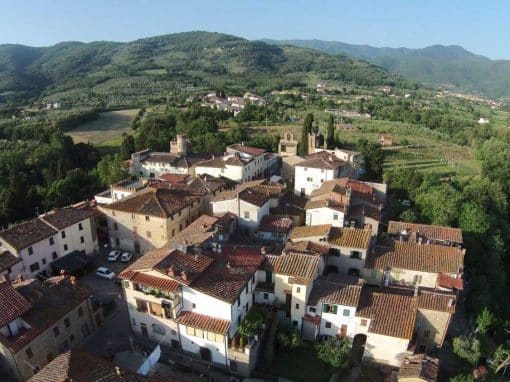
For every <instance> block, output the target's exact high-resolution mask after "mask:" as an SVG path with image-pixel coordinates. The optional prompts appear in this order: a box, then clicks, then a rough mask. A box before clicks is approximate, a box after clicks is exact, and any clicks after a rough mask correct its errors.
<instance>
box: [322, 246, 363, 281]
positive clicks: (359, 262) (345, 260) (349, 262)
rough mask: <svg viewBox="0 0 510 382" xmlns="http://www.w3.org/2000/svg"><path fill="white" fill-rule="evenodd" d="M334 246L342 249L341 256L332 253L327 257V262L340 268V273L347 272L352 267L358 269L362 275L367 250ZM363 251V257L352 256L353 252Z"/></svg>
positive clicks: (339, 249)
mask: <svg viewBox="0 0 510 382" xmlns="http://www.w3.org/2000/svg"><path fill="white" fill-rule="evenodd" d="M331 247H332V248H334V249H336V250H338V251H340V255H339V256H335V255H333V254H332V255H330V256H328V258H327V264H328V265H333V266H335V267H337V268H338V272H339V273H344V274H347V272H348V271H349V269H350V268H354V269H358V270H359V272H360V275H361V272H362V271H363V268H364V267H365V260H366V258H367V250H366V249H363V248H350V247H338V246H331ZM352 251H358V252H361V259H356V258H351V257H350V256H351V252H352Z"/></svg>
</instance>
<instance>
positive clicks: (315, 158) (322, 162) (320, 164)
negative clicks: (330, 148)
mask: <svg viewBox="0 0 510 382" xmlns="http://www.w3.org/2000/svg"><path fill="white" fill-rule="evenodd" d="M344 165H346V162H344V161H343V160H340V159H338V158H337V157H336V156H335V155H333V154H330V153H328V152H326V151H321V152H320V153H317V154H312V155H309V156H308V157H306V158H305V160H304V161H302V162H300V163H297V164H296V165H295V167H308V168H319V169H325V170H334V169H337V168H338V167H342V166H344Z"/></svg>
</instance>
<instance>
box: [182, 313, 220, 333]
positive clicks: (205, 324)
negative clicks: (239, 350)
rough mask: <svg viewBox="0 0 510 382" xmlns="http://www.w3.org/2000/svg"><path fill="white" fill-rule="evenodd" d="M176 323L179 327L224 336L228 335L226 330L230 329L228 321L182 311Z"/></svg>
mask: <svg viewBox="0 0 510 382" xmlns="http://www.w3.org/2000/svg"><path fill="white" fill-rule="evenodd" d="M176 321H177V323H178V324H180V325H184V326H191V327H192V328H196V329H202V330H203V331H206V332H212V333H217V334H223V335H224V336H225V335H226V334H227V333H228V329H229V327H230V321H229V320H222V319H220V318H214V317H211V316H207V315H205V314H199V313H194V312H189V311H182V312H181V314H180V315H179V317H177V319H176Z"/></svg>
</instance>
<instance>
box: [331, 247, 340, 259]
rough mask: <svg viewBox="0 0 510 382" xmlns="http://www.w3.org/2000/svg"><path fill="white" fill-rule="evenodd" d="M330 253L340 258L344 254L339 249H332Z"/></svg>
mask: <svg viewBox="0 0 510 382" xmlns="http://www.w3.org/2000/svg"><path fill="white" fill-rule="evenodd" d="M330 252H331V254H332V255H333V256H335V257H340V255H341V254H342V253H341V252H340V250H339V249H338V248H331V250H330Z"/></svg>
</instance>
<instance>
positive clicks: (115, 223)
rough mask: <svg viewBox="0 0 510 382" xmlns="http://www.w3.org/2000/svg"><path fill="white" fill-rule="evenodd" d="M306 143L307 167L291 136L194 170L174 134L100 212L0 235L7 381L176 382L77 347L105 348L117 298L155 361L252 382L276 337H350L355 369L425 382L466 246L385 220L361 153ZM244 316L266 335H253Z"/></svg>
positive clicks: (197, 161)
mask: <svg viewBox="0 0 510 382" xmlns="http://www.w3.org/2000/svg"><path fill="white" fill-rule="evenodd" d="M201 102H202V104H203V105H207V106H209V107H217V108H220V109H223V110H228V111H230V112H233V113H234V114H235V113H237V112H239V111H240V110H242V109H243V107H244V106H245V105H246V103H248V102H250V103H256V104H264V103H265V102H266V101H265V100H264V99H263V98H261V97H258V96H256V95H253V94H250V93H246V94H245V95H244V96H243V97H220V96H219V95H218V94H216V93H210V94H207V95H205V96H204V97H203V98H202V99H201ZM52 107H55V106H52ZM334 112H335V113H336V112H337V111H334ZM338 113H340V114H343V115H345V113H346V111H339V112H338ZM366 118H370V116H369V115H367V116H366ZM346 129H348V128H347V127H346ZM380 140H381V143H382V144H386V142H387V144H392V142H390V140H391V137H389V136H383V137H380ZM306 144H307V145H308V153H309V155H307V156H306V157H301V156H299V155H298V150H297V149H298V139H297V137H295V136H294V134H293V133H292V131H287V132H285V133H284V134H283V136H282V137H281V140H280V144H279V150H278V153H271V152H268V151H266V150H265V149H262V148H258V147H250V146H247V145H245V144H244V143H243V142H239V143H237V144H233V145H230V146H228V147H227V149H226V151H225V153H223V154H222V155H213V154H208V153H200V154H196V153H193V151H192V146H191V145H192V143H191V141H190V140H189V139H188V138H187V137H186V136H184V135H177V137H176V138H175V140H174V141H172V142H169V150H168V151H167V152H153V151H151V150H148V149H147V150H143V151H139V152H135V153H133V154H132V155H131V158H130V159H129V160H128V161H127V166H128V168H129V173H130V175H131V177H130V178H129V179H126V180H123V181H121V182H118V183H116V184H112V185H111V186H110V187H109V188H108V189H106V190H104V191H103V192H101V193H99V194H98V195H96V196H95V198H94V200H89V201H83V202H82V203H78V204H74V205H70V206H68V207H65V208H59V209H55V210H52V211H48V212H45V213H41V214H40V215H39V216H37V217H35V218H34V219H31V220H27V221H24V222H22V223H20V224H16V225H14V226H11V227H9V228H7V229H4V230H2V231H0V276H1V277H2V278H3V281H2V283H0V307H1V308H0V361H1V364H2V367H4V368H5V369H7V370H8V372H9V375H10V376H11V377H12V378H13V379H14V380H30V381H33V382H42V381H51V380H52V375H59V374H61V373H64V372H65V373H69V380H76V381H79V380H87V379H86V377H84V376H90V375H92V374H91V373H95V374H94V375H95V376H96V377H98V376H99V377H101V378H104V380H137V381H143V380H151V381H178V380H179V379H178V378H176V377H169V376H165V375H164V374H162V373H160V372H158V373H152V371H151V372H149V373H148V370H149V369H150V368H151V367H152V366H153V364H151V365H152V366H151V365H149V366H148V364H146V363H144V365H142V367H141V368H140V373H141V374H143V375H146V376H145V377H144V376H143V375H138V374H134V373H132V372H130V371H127V370H124V369H121V368H120V367H118V366H116V365H115V364H114V363H113V362H110V361H108V360H105V359H103V358H101V359H99V358H98V357H97V356H96V355H92V354H91V353H89V352H85V351H84V350H83V349H82V348H81V347H82V346H84V345H85V344H89V342H90V341H91V340H90V338H92V339H93V337H94V336H96V335H98V333H101V335H102V336H104V335H107V333H106V334H105V332H104V331H102V330H103V329H102V328H103V327H104V326H105V325H107V322H108V320H111V318H108V317H106V316H107V314H108V312H107V311H105V308H104V306H105V301H109V300H112V299H113V300H115V301H116V303H117V305H120V306H126V309H125V310H119V311H118V313H115V314H117V316H115V318H114V319H116V320H117V319H119V318H118V317H119V315H125V319H126V322H128V324H127V325H128V327H127V328H126V331H125V333H124V334H123V335H122V336H120V337H123V336H124V337H125V338H126V339H128V338H129V341H130V342H131V343H132V344H143V345H144V346H146V348H148V349H151V351H153V350H154V351H153V352H152V353H151V354H150V356H149V358H148V360H150V359H153V358H154V357H155V358H156V359H157V358H159V357H163V356H164V357H166V358H167V359H170V360H174V361H173V362H174V363H179V362H184V361H182V360H186V359H192V360H193V365H195V366H194V367H197V368H203V369H204V370H211V368H213V369H214V370H218V371H219V372H221V373H224V374H226V375H230V376H234V377H236V378H242V377H249V376H253V375H254V373H255V371H256V368H257V366H258V364H259V363H260V361H261V358H262V357H263V353H264V349H263V344H264V342H265V339H267V338H268V336H270V331H271V327H272V326H273V325H276V323H278V322H283V323H286V324H288V325H291V326H292V327H293V328H294V329H295V330H296V332H297V333H298V334H299V338H300V340H301V341H309V342H312V341H319V342H321V341H325V340H327V339H329V338H337V337H338V338H343V337H347V338H349V339H350V340H351V341H352V354H353V355H354V356H353V357H357V362H359V363H361V362H369V363H371V364H376V365H379V366H380V367H381V368H382V370H384V372H385V373H386V375H387V377H388V380H392V381H404V380H406V381H411V380H413V381H436V380H437V373H438V369H439V361H438V359H437V358H436V357H437V350H438V349H440V348H441V346H442V345H443V342H444V341H445V336H446V333H447V330H448V327H449V325H450V323H451V321H452V316H453V315H454V314H455V311H456V307H457V303H458V300H459V297H458V293H459V291H461V290H462V289H463V267H464V257H465V250H464V249H463V236H462V232H461V231H460V230H459V229H457V228H450V227H440V226H431V225H426V224H414V223H406V222H400V221H388V219H387V215H386V212H385V207H386V199H387V185H386V184H385V183H374V182H367V181H361V180H359V178H360V176H361V175H362V174H363V173H364V161H363V155H362V154H360V153H359V152H355V151H349V150H345V149H342V148H336V149H334V150H327V149H325V148H324V137H322V136H321V135H320V134H319V133H312V134H310V135H309V136H308V142H306ZM106 305H107V304H106ZM254 312H263V317H266V319H264V320H263V322H262V324H260V325H258V326H257V327H255V328H254V329H253V330H252V332H251V333H249V335H246V331H245V330H244V329H242V328H244V327H245V326H246V325H245V323H246V322H248V321H249V320H250V319H251V317H252V316H253V315H254V314H255V313H254ZM111 351H114V348H113V345H112V349H111ZM151 357H153V358H151ZM76 363H83V364H85V365H86V367H81V368H79V367H75V366H73V365H76ZM144 367H145V369H144ZM188 367H191V366H189V365H188ZM207 368H208V369H207ZM85 369H86V370H85ZM144 370H145V371H144ZM72 373H75V374H72ZM87 373H88V374H87ZM121 375H122V376H123V378H122V379H121V378H120V376H121ZM130 375H131V376H132V378H133V379H129V378H128V377H129V376H130ZM424 375H426V377H424ZM111 376H114V377H115V376H117V377H119V378H117V379H115V378H113V379H109V378H110V377H111ZM135 376H136V378H137V379H134V378H135ZM80 378H81V379H80ZM124 378H126V379H124ZM138 378H139V379H138Z"/></svg>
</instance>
